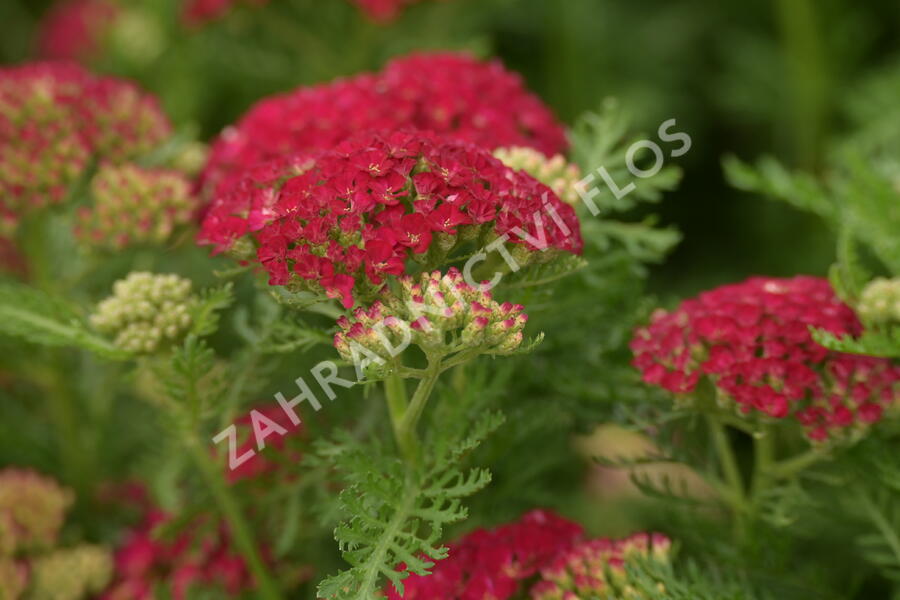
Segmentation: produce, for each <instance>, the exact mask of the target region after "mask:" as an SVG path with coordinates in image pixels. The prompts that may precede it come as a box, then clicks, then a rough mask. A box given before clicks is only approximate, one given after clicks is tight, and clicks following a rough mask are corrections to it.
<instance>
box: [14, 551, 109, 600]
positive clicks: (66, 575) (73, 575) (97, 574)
mask: <svg viewBox="0 0 900 600" xmlns="http://www.w3.org/2000/svg"><path fill="white" fill-rule="evenodd" d="M112 574H113V559H112V556H110V553H109V552H108V551H107V550H105V549H104V548H101V547H99V546H90V545H84V546H77V547H75V548H66V549H63V550H55V551H53V552H51V553H49V554H46V555H44V556H41V557H39V558H37V559H35V560H34V561H33V562H32V563H31V573H30V578H29V579H30V581H29V586H28V598H29V599H32V600H82V599H84V600H87V599H88V598H96V597H97V596H98V595H99V594H100V593H101V592H102V591H103V590H104V589H106V586H107V584H108V583H109V582H110V580H111V579H112Z"/></svg>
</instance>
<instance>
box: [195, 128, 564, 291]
mask: <svg viewBox="0 0 900 600" xmlns="http://www.w3.org/2000/svg"><path fill="white" fill-rule="evenodd" d="M547 212H551V213H552V214H554V215H556V216H557V217H558V218H559V219H560V220H561V221H562V223H563V224H564V227H560V226H554V225H553V224H552V223H551V222H550V219H546V221H547V226H546V227H545V226H544V220H542V219H540V218H536V217H535V215H541V214H544V213H547ZM504 234H509V235H510V240H509V241H510V243H511V244H512V245H513V246H519V247H520V250H519V256H517V258H522V260H521V261H519V262H520V263H521V264H527V263H528V262H529V260H540V261H545V260H551V259H552V258H553V257H555V256H557V255H558V254H559V253H560V252H569V253H575V254H577V253H580V252H581V250H582V240H581V237H580V234H579V226H578V218H577V216H576V215H575V211H574V210H573V209H572V207H570V206H568V205H566V204H564V203H562V202H561V201H560V200H559V198H558V197H557V196H556V195H555V194H554V193H553V192H552V191H551V190H550V189H549V188H547V186H545V185H543V184H542V183H540V182H538V181H537V180H535V179H533V178H532V177H530V176H529V175H527V174H526V173H524V172H519V171H514V170H512V169H510V168H509V167H507V166H505V165H504V164H503V163H502V162H500V161H499V160H497V159H496V158H494V157H493V156H491V154H490V152H488V151H487V150H483V149H481V148H479V147H477V146H473V145H471V144H465V143H461V142H452V141H446V140H443V139H441V138H439V137H437V136H435V135H431V134H425V133H419V132H395V133H391V134H379V133H372V134H365V135H360V136H357V137H355V138H354V139H352V140H349V141H347V142H344V143H341V144H339V145H338V146H336V147H335V148H334V149H332V150H327V151H322V152H319V153H314V154H301V155H295V156H292V157H289V158H282V159H279V160H276V161H273V162H270V163H268V164H266V165H264V166H262V167H258V168H256V169H252V170H250V171H249V172H248V173H246V174H245V176H244V177H243V178H241V179H240V181H238V182H237V183H236V184H235V185H233V186H230V187H229V188H228V189H227V190H224V191H223V192H222V193H220V194H219V195H217V196H216V197H215V199H214V201H213V203H212V206H211V207H210V208H209V210H208V212H207V214H206V217H205V219H204V222H203V225H202V228H201V232H200V239H201V240H202V241H204V242H206V243H209V244H213V245H215V247H216V250H218V251H223V250H228V249H233V247H234V246H235V245H236V242H238V240H241V239H242V238H244V237H245V236H247V237H248V238H249V239H250V240H252V242H253V244H252V246H251V247H250V248H252V251H254V252H255V254H256V259H257V260H258V261H259V263H260V264H261V265H262V267H263V268H264V269H265V270H266V271H267V272H268V274H269V282H270V284H272V285H286V284H298V285H301V286H302V287H303V288H305V289H310V290H314V291H324V292H325V293H327V294H328V295H330V296H333V297H339V298H341V300H342V302H343V304H344V306H345V307H348V308H349V307H351V306H353V304H354V294H362V295H371V294H372V293H373V292H375V291H377V289H378V288H379V287H380V286H381V284H382V283H383V281H384V278H385V276H386V275H402V274H403V273H404V272H405V269H406V261H407V259H413V260H415V261H417V262H419V263H422V264H424V265H426V266H427V267H430V268H433V267H437V266H440V265H441V264H443V263H444V262H445V261H446V260H447V259H448V257H450V255H451V254H452V252H453V250H454V249H455V248H457V247H458V246H461V245H462V244H464V243H466V242H475V243H476V247H482V246H483V245H484V244H486V243H489V242H490V241H492V240H494V239H496V238H498V237H500V236H502V235H504ZM238 249H240V246H238Z"/></svg>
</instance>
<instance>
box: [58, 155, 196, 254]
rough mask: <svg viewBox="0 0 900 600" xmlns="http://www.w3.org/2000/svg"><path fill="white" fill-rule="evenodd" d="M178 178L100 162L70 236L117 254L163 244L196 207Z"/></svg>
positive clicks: (188, 188) (185, 182) (188, 187)
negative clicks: (89, 198)
mask: <svg viewBox="0 0 900 600" xmlns="http://www.w3.org/2000/svg"><path fill="white" fill-rule="evenodd" d="M195 198H196V197H195V196H194V195H193V194H192V190H191V182H190V180H188V179H187V178H186V177H185V176H183V175H182V174H180V173H178V172H175V171H169V170H162V169H143V168H140V167H137V166H135V165H132V164H126V165H122V166H115V165H112V164H103V165H101V166H100V168H99V170H98V172H97V174H96V175H95V176H94V177H93V179H92V180H91V199H92V202H91V205H90V206H83V207H81V208H80V209H79V212H78V220H77V224H76V229H75V234H76V236H78V238H79V239H80V240H81V241H82V242H83V243H84V244H85V245H86V246H87V247H91V248H96V249H104V250H121V249H122V248H126V247H128V246H134V245H139V244H155V245H162V244H163V243H165V242H166V241H168V240H169V239H170V238H171V236H172V234H173V233H174V232H175V230H176V229H177V228H178V227H180V226H185V225H187V224H188V223H190V222H191V220H192V218H193V216H194V213H195V212H196V209H197V202H196V200H195Z"/></svg>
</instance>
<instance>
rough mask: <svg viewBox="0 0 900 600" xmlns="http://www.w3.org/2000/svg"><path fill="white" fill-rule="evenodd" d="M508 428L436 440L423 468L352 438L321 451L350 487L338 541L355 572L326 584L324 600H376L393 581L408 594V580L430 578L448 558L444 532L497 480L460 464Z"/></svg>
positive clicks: (496, 420)
mask: <svg viewBox="0 0 900 600" xmlns="http://www.w3.org/2000/svg"><path fill="white" fill-rule="evenodd" d="M501 422H502V417H500V416H498V415H497V414H488V415H485V416H484V417H483V418H482V419H481V420H479V421H478V422H477V423H476V424H475V425H474V426H473V427H472V428H471V430H470V431H469V432H468V433H467V434H465V435H462V436H460V437H457V438H456V439H455V440H453V441H449V440H448V439H446V438H444V439H442V441H440V442H438V440H435V442H438V443H431V444H429V451H430V452H431V459H430V460H428V462H427V464H425V465H424V466H423V467H421V468H414V467H411V466H408V465H407V464H406V463H404V462H403V461H401V460H400V459H399V458H396V457H394V456H392V455H389V454H385V453H384V452H383V451H382V449H381V447H380V446H379V445H375V447H372V446H371V445H369V446H362V445H360V444H359V442H357V441H356V440H353V439H352V438H351V437H350V436H349V435H346V434H345V435H342V436H341V437H340V438H339V439H338V441H337V442H336V443H325V444H320V448H319V456H320V457H321V458H322V459H324V460H331V461H333V462H334V463H335V464H336V465H337V467H338V468H339V470H340V472H341V473H342V474H343V477H344V479H345V480H346V481H347V483H348V486H347V487H346V488H345V489H344V490H343V491H342V492H341V494H340V505H341V510H342V512H343V513H344V514H345V515H346V520H345V521H344V522H343V523H341V524H340V525H339V526H338V527H337V528H336V529H335V532H334V536H335V539H336V540H337V542H338V544H339V547H340V549H341V552H342V553H343V557H344V559H345V560H346V561H347V562H348V563H349V564H350V565H351V568H350V569H348V570H345V571H342V572H341V573H338V574H337V575H334V576H331V577H328V578H326V579H325V580H324V581H322V583H321V584H320V585H319V596H320V597H322V598H327V599H329V600H370V599H371V598H376V597H378V596H377V594H378V592H379V590H381V589H382V588H383V586H384V584H385V582H389V583H390V584H391V585H394V586H395V587H396V588H397V590H398V591H400V592H401V593H402V590H403V579H404V578H406V577H407V576H408V575H409V574H412V573H414V574H417V575H426V574H428V573H429V569H430V568H431V567H432V566H433V564H434V563H433V561H435V560H440V559H442V558H445V557H446V556H447V549H446V548H445V547H442V546H441V545H440V539H441V536H442V533H443V530H444V527H445V526H447V525H449V524H451V523H455V522H457V521H460V520H462V519H465V518H466V516H467V515H468V511H467V510H466V508H465V507H464V506H463V505H462V499H463V498H465V497H467V496H471V495H472V494H474V493H475V492H477V491H479V490H481V489H482V488H484V487H485V486H486V485H487V484H488V483H489V482H490V479H491V476H490V473H489V472H488V471H487V470H486V469H480V468H473V469H466V470H463V469H460V468H459V466H458V463H459V462H460V460H461V459H462V458H463V457H464V456H466V455H467V454H468V453H469V452H471V451H472V450H473V449H474V448H476V447H477V446H478V445H479V444H480V443H481V442H482V440H483V439H484V438H485V437H486V436H487V435H489V434H490V433H491V432H492V431H493V430H494V429H496V427H497V426H499V424H500V423H501ZM454 430H456V429H455V428H454ZM401 563H402V565H403V567H402V568H401Z"/></svg>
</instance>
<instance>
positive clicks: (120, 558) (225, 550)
mask: <svg viewBox="0 0 900 600" xmlns="http://www.w3.org/2000/svg"><path fill="white" fill-rule="evenodd" d="M170 522H171V517H170V516H169V515H166V514H165V513H163V512H162V511H160V510H158V509H151V510H150V511H149V512H148V514H147V515H146V517H145V518H144V521H143V523H141V525H140V526H138V527H137V528H135V529H134V530H132V531H131V532H130V533H129V534H128V536H127V537H126V539H125V541H124V543H123V544H122V546H121V547H120V548H119V549H118V550H117V551H116V555H115V563H116V576H115V580H114V581H113V583H112V584H111V585H110V587H109V588H108V589H107V591H106V592H105V593H104V594H103V596H102V600H151V599H152V598H155V597H156V594H158V593H160V592H165V593H166V594H167V597H171V598H173V600H185V599H187V598H189V597H191V594H192V593H196V592H197V591H198V590H208V591H209V590H216V591H217V592H218V596H217V597H221V598H236V597H239V596H240V595H241V594H242V593H245V592H249V591H250V590H252V589H254V585H253V580H252V578H251V576H250V574H249V571H248V569H247V566H246V565H245V563H244V560H243V559H242V558H241V557H240V555H239V554H238V553H237V552H236V551H234V550H233V549H232V546H231V541H230V535H229V534H228V531H227V529H226V528H225V526H224V525H221V524H220V525H217V526H215V527H209V526H207V525H209V524H207V523H204V522H203V520H202V519H199V518H198V519H195V520H194V522H192V523H190V524H189V525H188V526H187V527H186V529H185V530H184V531H182V532H181V533H180V534H178V536H177V537H175V539H164V538H163V537H162V536H161V535H160V528H161V527H163V526H165V525H166V524H167V523H170Z"/></svg>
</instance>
